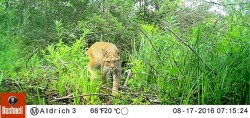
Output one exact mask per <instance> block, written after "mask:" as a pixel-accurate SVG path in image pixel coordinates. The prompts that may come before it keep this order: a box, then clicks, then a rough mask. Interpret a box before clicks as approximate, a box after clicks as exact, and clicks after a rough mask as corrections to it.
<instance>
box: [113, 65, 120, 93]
mask: <svg viewBox="0 0 250 118" xmlns="http://www.w3.org/2000/svg"><path fill="white" fill-rule="evenodd" d="M120 75H121V67H120V62H117V65H116V68H115V70H114V74H113V88H112V94H113V95H117V94H118V88H119V81H120Z"/></svg>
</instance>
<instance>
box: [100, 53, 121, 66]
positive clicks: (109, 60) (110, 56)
mask: <svg viewBox="0 0 250 118" xmlns="http://www.w3.org/2000/svg"><path fill="white" fill-rule="evenodd" d="M102 53H103V58H102V60H103V64H104V67H105V68H109V69H114V68H118V66H119V61H120V56H119V52H118V51H115V52H114V53H113V52H107V51H103V52H102Z"/></svg>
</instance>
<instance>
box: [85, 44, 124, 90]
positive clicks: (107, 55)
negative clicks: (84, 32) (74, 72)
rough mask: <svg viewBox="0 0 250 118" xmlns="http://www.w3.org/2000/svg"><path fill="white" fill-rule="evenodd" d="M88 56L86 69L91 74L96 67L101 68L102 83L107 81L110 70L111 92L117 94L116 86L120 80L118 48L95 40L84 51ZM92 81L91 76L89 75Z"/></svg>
mask: <svg viewBox="0 0 250 118" xmlns="http://www.w3.org/2000/svg"><path fill="white" fill-rule="evenodd" d="M86 54H87V55H88V57H89V64H88V71H89V73H90V76H91V75H94V72H95V70H96V69H97V68H101V76H102V81H103V83H104V84H106V83H107V78H108V76H109V74H110V72H111V71H112V72H113V88H112V94H113V95H117V94H118V86H119V80H120V73H121V72H120V68H121V67H120V56H119V50H118V48H117V47H116V46H115V45H114V44H112V43H108V42H96V43H94V44H93V45H91V46H90V48H89V49H88V50H87V51H86ZM91 81H93V77H91Z"/></svg>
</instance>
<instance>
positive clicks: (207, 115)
mask: <svg viewBox="0 0 250 118" xmlns="http://www.w3.org/2000/svg"><path fill="white" fill-rule="evenodd" d="M249 110H250V106H249V105H27V111H26V113H27V117H28V118H44V117H46V118H68V117H72V118H82V117H94V118H134V117H156V116H157V117H159V118H161V117H162V118H166V117H169V118H201V117H202V118H211V117H212V118H221V117H227V118H236V117H237V118H248V117H250V116H249V114H250V112H249Z"/></svg>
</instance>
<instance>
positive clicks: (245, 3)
mask: <svg viewBox="0 0 250 118" xmlns="http://www.w3.org/2000/svg"><path fill="white" fill-rule="evenodd" d="M205 2H206V3H209V4H215V5H219V6H228V5H247V4H250V3H247V2H243V3H237V4H234V3H229V4H221V3H217V2H212V1H210V2H209V1H205Z"/></svg>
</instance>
